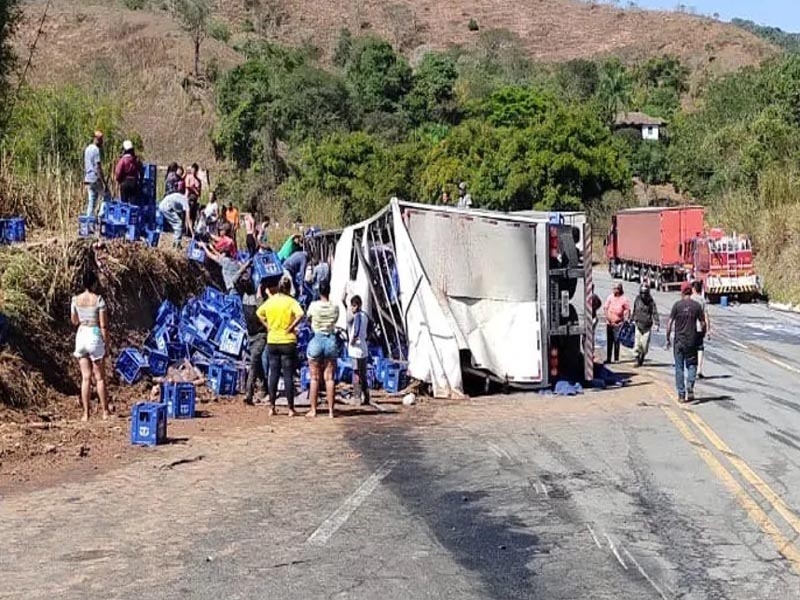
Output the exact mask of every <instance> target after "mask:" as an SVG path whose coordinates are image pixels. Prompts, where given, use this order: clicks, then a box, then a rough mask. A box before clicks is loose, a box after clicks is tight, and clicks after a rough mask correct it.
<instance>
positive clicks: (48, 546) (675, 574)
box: [0, 274, 800, 600]
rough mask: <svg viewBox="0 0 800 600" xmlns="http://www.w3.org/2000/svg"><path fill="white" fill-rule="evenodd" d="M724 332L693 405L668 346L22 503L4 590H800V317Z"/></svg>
mask: <svg viewBox="0 0 800 600" xmlns="http://www.w3.org/2000/svg"><path fill="white" fill-rule="evenodd" d="M598 279H599V282H598V286H599V288H600V291H601V292H602V294H601V295H605V293H606V292H607V291H608V289H610V281H609V280H608V279H607V278H606V277H603V276H602V275H600V274H598ZM628 285H629V286H630V287H631V289H630V290H628V292H629V293H630V294H631V295H632V294H633V293H634V291H635V290H634V289H633V285H632V284H628ZM656 298H657V300H658V302H659V304H660V307H661V309H662V312H663V313H666V312H667V310H668V308H669V305H670V304H671V303H672V302H673V301H674V300H675V299H676V296H675V295H664V294H657V295H656ZM712 317H713V319H714V321H713V324H714V326H715V328H714V334H713V335H712V339H711V341H710V342H709V344H708V351H709V358H708V364H707V369H706V371H707V375H709V379H707V380H705V381H703V382H702V383H701V384H700V385H699V387H698V392H699V395H700V399H699V401H698V403H697V404H695V405H693V406H691V407H681V406H678V405H677V404H676V403H675V400H674V394H673V393H672V390H671V385H670V378H671V360H670V357H669V354H668V353H667V352H665V351H663V350H661V349H660V348H658V346H663V343H664V338H663V334H661V335H660V336H657V337H656V340H655V343H654V346H656V347H655V348H654V350H653V353H652V355H651V357H650V359H651V360H650V361H649V362H648V364H647V365H646V366H645V367H644V368H642V369H640V370H638V372H636V371H637V370H636V369H635V368H634V367H633V365H632V364H631V363H630V362H625V363H623V364H621V365H620V366H619V367H618V368H619V369H620V370H623V371H626V372H630V373H634V375H635V376H634V378H633V380H632V383H631V384H630V385H629V386H627V387H625V388H622V389H614V390H606V391H603V392H588V393H586V394H585V395H583V396H579V397H576V398H559V397H553V396H542V395H533V394H529V395H513V396H506V397H492V398H479V399H475V400H473V401H467V402H461V403H443V402H434V401H429V402H425V403H423V404H421V405H418V406H415V407H411V408H406V409H404V410H402V411H401V412H400V413H398V414H384V415H361V416H353V417H350V418H342V419H338V420H336V421H334V422H330V421H329V420H327V419H321V420H317V421H315V422H309V421H308V420H306V419H295V420H289V419H287V418H282V419H276V420H275V421H274V425H272V426H270V427H254V428H251V429H242V430H237V431H231V432H230V433H229V434H228V435H226V436H224V437H222V436H215V437H214V436H211V437H198V438H196V439H192V440H190V441H189V442H188V443H187V444H185V445H173V446H165V447H160V448H157V449H155V450H152V451H147V450H143V451H142V458H141V460H138V461H136V462H134V463H133V464H129V465H127V466H124V467H121V468H119V469H117V470H115V471H111V472H108V473H104V474H102V475H101V476H98V477H94V478H91V479H86V480H83V481H69V482H65V483H64V484H62V485H59V486H55V487H49V488H46V489H40V490H37V491H29V492H20V493H16V494H15V493H13V492H12V493H11V494H9V495H7V496H6V497H5V498H2V501H0V582H1V583H0V598H42V599H45V598H46V599H52V598H82V599H94V598H97V599H109V598H145V599H149V598H154V599H155V598H158V599H161V598H200V599H206V598H207V599H217V598H225V599H234V598H242V599H253V598H265V599H266V598H276V599H277V598H280V599H291V600H293V599H298V600H300V599H308V598H331V599H333V598H365V599H371V598H381V599H388V600H393V599H397V600H400V599H408V598H454V599H459V600H467V599H478V598H481V599H484V598H486V599H488V598H496V599H513V598H536V599H543V600H551V599H552V600H556V599H563V600H573V599H583V598H586V599H609V600H610V599H629V598H630V599H651V598H652V599H662V600H663V599H678V598H682V599H723V598H725V599H742V600H750V599H773V598H781V599H782V598H800V541H798V539H797V538H798V533H800V497H799V495H800V485H799V484H800V462H799V461H800V412H799V411H800V397H798V395H797V393H796V392H795V390H796V389H797V385H798V384H800V373H798V369H800V350H798V344H797V343H796V340H797V334H798V332H799V331H800V319H797V318H796V317H794V316H789V315H783V314H777V313H773V312H771V311H769V310H768V309H766V308H765V307H763V306H736V307H730V308H727V309H721V308H716V307H715V308H714V309H713V314H712ZM664 323H665V324H666V321H664ZM662 331H663V330H662ZM601 333H602V332H601ZM600 337H602V336H600ZM599 341H600V342H601V343H602V339H600V340H599ZM600 351H601V352H602V348H601V349H600ZM624 358H625V360H628V359H629V358H630V356H629V355H626V357H624Z"/></svg>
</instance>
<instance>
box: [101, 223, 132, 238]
mask: <svg viewBox="0 0 800 600" xmlns="http://www.w3.org/2000/svg"><path fill="white" fill-rule="evenodd" d="M127 233H128V228H127V226H125V225H116V224H114V223H109V222H105V223H101V224H100V235H102V236H103V237H104V238H106V239H109V240H115V239H119V238H124V237H125V236H126V235H127Z"/></svg>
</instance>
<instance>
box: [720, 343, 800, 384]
mask: <svg viewBox="0 0 800 600" xmlns="http://www.w3.org/2000/svg"><path fill="white" fill-rule="evenodd" d="M720 337H721V338H722V339H724V340H725V341H727V342H730V343H731V344H733V345H734V346H737V347H738V348H741V349H743V350H750V349H751V348H750V347H749V346H748V345H747V344H742V343H741V342H737V341H736V340H734V339H731V338H729V337H728V336H727V335H722V336H720ZM758 356H759V358H763V359H764V360H766V361H768V362H771V363H772V364H773V365H776V366H778V367H780V368H781V369H786V370H787V371H789V372H791V373H796V374H798V375H800V369H798V368H797V367H794V366H792V365H790V364H788V363H785V362H783V361H782V360H778V359H777V358H773V357H771V356H769V355H767V354H764V353H763V351H762V352H759V354H758Z"/></svg>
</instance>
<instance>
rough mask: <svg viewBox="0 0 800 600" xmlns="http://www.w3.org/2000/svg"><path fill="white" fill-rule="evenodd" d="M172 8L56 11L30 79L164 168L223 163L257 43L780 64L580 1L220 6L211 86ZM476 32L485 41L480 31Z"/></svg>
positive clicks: (231, 0) (735, 38) (61, 6)
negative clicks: (219, 128)
mask: <svg viewBox="0 0 800 600" xmlns="http://www.w3.org/2000/svg"><path fill="white" fill-rule="evenodd" d="M45 4H46V3H45V2H44V1H43V0H31V1H30V2H27V3H26V4H25V6H24V10H25V19H24V22H23V23H22V26H21V27H20V30H19V35H18V44H17V46H18V49H19V52H20V55H21V56H22V58H23V60H24V59H26V58H27V55H28V48H29V47H30V45H31V43H32V42H33V40H34V39H35V38H36V33H37V31H38V28H39V23H40V20H41V16H42V12H43V10H44V7H45ZM167 4H168V2H165V1H161V0H159V1H155V0H139V1H138V2H131V1H130V0H127V1H126V2H123V1H122V0H96V1H89V0H54V1H53V3H52V6H51V8H50V11H49V14H48V16H47V19H46V21H45V24H44V28H43V35H42V36H41V38H40V39H39V40H38V43H37V46H36V51H35V54H34V57H33V65H32V70H31V72H30V74H29V77H28V79H29V81H30V82H31V84H32V85H34V86H37V87H43V86H47V85H51V84H63V83H67V82H69V83H78V84H79V85H81V86H82V87H86V88H88V89H90V90H92V91H93V93H94V94H96V95H97V96H98V97H103V98H113V99H114V100H116V101H119V102H121V103H122V112H123V115H124V122H123V125H124V126H129V127H130V128H131V129H133V130H136V131H138V132H139V133H140V134H141V136H142V139H143V141H144V144H145V148H146V149H147V155H148V158H150V159H154V160H157V161H159V162H162V163H163V162H166V161H170V160H179V161H182V162H188V161H191V160H199V161H201V162H204V163H208V162H210V161H213V152H212V148H211V144H210V141H209V132H210V130H211V129H212V127H213V124H214V122H215V111H214V95H213V85H211V81H212V80H213V79H214V78H215V76H216V74H217V73H219V72H223V71H225V70H226V69H228V68H229V67H231V66H233V65H235V64H237V63H238V62H240V61H241V57H240V56H239V54H238V53H237V52H236V51H234V50H233V49H232V46H233V45H234V44H236V43H239V42H242V41H244V40H245V39H248V38H253V37H266V38H267V39H270V40H273V41H279V42H282V43H289V44H294V45H310V46H313V47H316V48H319V50H320V52H321V53H322V56H323V60H325V59H329V58H330V57H331V56H332V54H333V51H334V48H335V45H336V42H337V40H338V37H339V33H340V31H341V29H342V28H344V27H347V28H349V29H350V30H351V31H353V33H355V34H360V33H375V34H378V35H381V36H384V37H386V39H388V40H390V41H392V42H393V44H394V45H395V46H396V47H398V48H400V49H401V50H402V51H403V52H404V53H405V54H406V55H407V56H408V57H409V58H410V59H411V61H412V63H414V62H415V59H417V58H418V57H420V56H421V55H422V54H423V53H424V51H425V50H430V49H441V48H448V47H451V46H453V45H463V46H465V47H468V48H469V47H473V46H475V45H476V44H477V42H478V39H479V37H480V35H481V33H484V34H485V33H486V32H488V31H497V32H498V33H497V34H496V36H495V43H496V44H497V45H502V44H507V43H508V42H509V39H511V40H516V42H515V43H519V44H520V46H521V47H522V48H523V49H524V51H526V52H528V53H529V54H530V56H532V57H534V58H536V59H540V60H542V61H553V62H555V61H562V60H567V59H572V58H578V57H603V56H609V55H617V56H621V57H622V58H623V59H627V60H638V59H641V58H644V57H648V56H661V55H663V54H673V55H675V56H678V57H679V58H681V59H682V60H683V61H684V63H685V64H686V65H688V66H689V67H690V68H691V69H692V72H693V77H694V80H699V79H703V78H705V76H706V75H707V74H709V73H719V72H727V71H731V70H735V69H737V68H739V67H741V66H744V65H750V64H755V63H758V62H760V61H762V60H763V59H764V58H766V57H768V56H770V55H772V54H774V53H775V52H776V49H775V47H774V46H771V45H770V44H768V43H767V42H765V41H763V40H761V39H759V38H757V37H756V36H754V35H751V34H750V33H747V32H746V31H743V30H742V29H740V28H738V27H734V26H731V25H726V24H723V23H719V22H716V21H712V20H709V19H704V18H700V17H695V16H691V15H687V14H678V13H659V12H648V11H641V10H620V9H615V8H612V7H609V6H603V5H596V4H590V3H582V2H575V1H571V0H540V1H535V2H534V1H530V0H529V1H527V2H519V1H518V0H447V1H443V0H398V1H396V2H385V1H380V0H216V1H214V0H212V2H211V4H212V5H213V6H214V20H215V21H216V22H221V23H225V24H226V25H227V28H228V29H229V31H230V32H231V34H232V39H231V40H230V41H229V43H228V44H226V43H223V42H221V41H217V40H216V39H212V38H209V39H207V40H206V41H205V42H204V43H203V47H202V64H203V67H202V71H203V75H204V77H202V78H200V79H199V80H198V79H196V78H194V77H193V76H192V75H191V70H192V45H191V42H190V40H189V38H188V36H187V35H186V33H185V32H184V31H182V30H181V28H180V26H179V25H178V24H177V23H176V22H175V21H174V20H172V19H171V17H170V16H169V15H168V13H167V12H165V11H164V10H162V8H163V7H164V6H165V5H167ZM124 5H128V6H136V5H139V6H142V7H143V9H141V10H128V9H126V8H124ZM470 21H474V23H473V29H474V26H475V25H477V27H478V29H479V30H478V31H471V30H470V27H469V24H470ZM89 40H90V42H88V43H87V41H89Z"/></svg>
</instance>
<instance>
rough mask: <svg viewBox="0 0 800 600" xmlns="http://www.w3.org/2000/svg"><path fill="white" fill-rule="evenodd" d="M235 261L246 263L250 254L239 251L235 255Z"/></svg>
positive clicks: (245, 251)
mask: <svg viewBox="0 0 800 600" xmlns="http://www.w3.org/2000/svg"><path fill="white" fill-rule="evenodd" d="M236 260H238V261H239V262H247V261H248V260H250V253H249V252H248V251H247V250H240V251H239V252H237V253H236Z"/></svg>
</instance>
